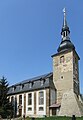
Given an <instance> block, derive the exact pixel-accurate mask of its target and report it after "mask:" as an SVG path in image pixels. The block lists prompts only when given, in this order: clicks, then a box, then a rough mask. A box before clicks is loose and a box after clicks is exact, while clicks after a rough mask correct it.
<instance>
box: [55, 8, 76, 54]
mask: <svg viewBox="0 0 83 120" xmlns="http://www.w3.org/2000/svg"><path fill="white" fill-rule="evenodd" d="M63 13H64V18H63V26H62V30H61V36H62V41H61V44H60V46H59V48H58V50H57V51H58V52H61V51H64V50H68V49H75V47H74V45H73V43H72V42H71V41H70V30H69V27H68V25H67V20H66V9H65V8H64V9H63Z"/></svg>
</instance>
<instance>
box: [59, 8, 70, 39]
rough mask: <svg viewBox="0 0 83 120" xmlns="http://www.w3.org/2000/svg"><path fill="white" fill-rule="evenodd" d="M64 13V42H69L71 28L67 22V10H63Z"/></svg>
mask: <svg viewBox="0 0 83 120" xmlns="http://www.w3.org/2000/svg"><path fill="white" fill-rule="evenodd" d="M63 13H64V19H63V26H62V31H61V35H62V40H69V39H70V38H69V34H70V30H69V27H68V25H67V20H66V8H64V9H63Z"/></svg>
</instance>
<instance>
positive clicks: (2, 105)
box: [0, 77, 13, 118]
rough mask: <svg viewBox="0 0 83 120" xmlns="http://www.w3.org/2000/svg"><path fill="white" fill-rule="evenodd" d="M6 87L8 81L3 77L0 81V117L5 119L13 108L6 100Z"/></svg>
mask: <svg viewBox="0 0 83 120" xmlns="http://www.w3.org/2000/svg"><path fill="white" fill-rule="evenodd" d="M8 86H9V84H8V81H7V80H6V79H5V78H4V77H2V79H0V115H1V116H2V117H3V118H6V117H7V116H9V115H11V114H12V112H13V111H12V110H13V106H12V104H11V103H10V102H9V99H8V98H7V93H8V90H9V87H8Z"/></svg>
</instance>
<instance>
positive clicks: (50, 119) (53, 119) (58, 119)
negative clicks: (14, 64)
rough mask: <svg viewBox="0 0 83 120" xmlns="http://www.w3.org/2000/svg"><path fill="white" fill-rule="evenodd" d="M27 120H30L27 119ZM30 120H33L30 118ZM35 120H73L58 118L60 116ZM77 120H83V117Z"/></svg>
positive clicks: (70, 119)
mask: <svg viewBox="0 0 83 120" xmlns="http://www.w3.org/2000/svg"><path fill="white" fill-rule="evenodd" d="M26 120H28V119H27V118H26ZM30 120H32V119H31V118H30ZM35 120H72V118H71V117H65V116H64V117H58V116H54V117H45V118H35ZM76 120H83V117H79V118H76Z"/></svg>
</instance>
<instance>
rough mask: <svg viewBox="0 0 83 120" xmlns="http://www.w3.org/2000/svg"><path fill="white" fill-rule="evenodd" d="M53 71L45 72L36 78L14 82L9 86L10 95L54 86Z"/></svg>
mask: <svg viewBox="0 0 83 120" xmlns="http://www.w3.org/2000/svg"><path fill="white" fill-rule="evenodd" d="M52 76H53V73H52V72H51V73H48V74H44V75H41V76H37V77H34V78H30V79H27V80H24V81H22V82H19V83H17V84H14V85H12V86H10V87H9V91H8V95H11V94H18V93H23V92H27V91H33V90H38V89H45V88H47V87H50V86H52V83H51V81H52V80H53V77H52Z"/></svg>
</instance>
